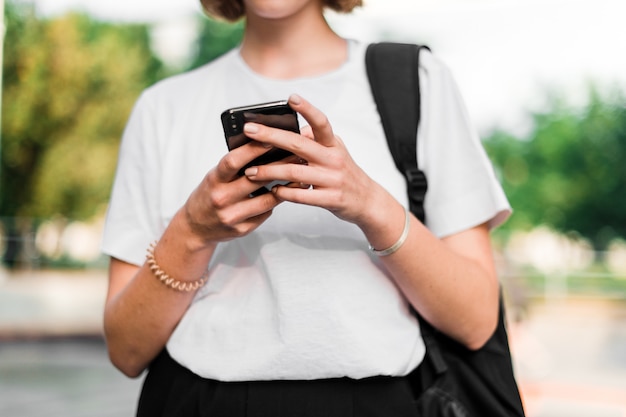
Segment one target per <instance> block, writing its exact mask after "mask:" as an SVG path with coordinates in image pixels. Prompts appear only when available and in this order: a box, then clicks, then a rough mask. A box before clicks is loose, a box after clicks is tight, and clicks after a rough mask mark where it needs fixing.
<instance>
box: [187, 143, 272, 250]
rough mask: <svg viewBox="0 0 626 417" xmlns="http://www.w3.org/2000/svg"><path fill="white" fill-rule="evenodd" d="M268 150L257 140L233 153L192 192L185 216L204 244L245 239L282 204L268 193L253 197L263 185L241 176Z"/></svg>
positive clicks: (224, 158)
mask: <svg viewBox="0 0 626 417" xmlns="http://www.w3.org/2000/svg"><path fill="white" fill-rule="evenodd" d="M267 151H268V146H267V145H264V144H262V143H260V142H255V141H252V142H250V143H247V144H245V145H243V146H241V147H239V148H236V149H234V150H232V151H230V152H229V153H227V154H226V155H225V156H224V157H223V158H222V159H221V160H220V161H219V163H218V164H217V166H216V167H215V168H213V169H212V170H211V171H209V172H208V174H207V175H206V176H205V177H204V179H203V180H202V182H201V183H200V184H199V185H198V187H197V188H196V189H195V190H194V191H193V192H192V193H191V195H190V196H189V199H188V200H187V202H186V203H185V205H184V206H183V208H182V212H183V213H182V214H184V219H185V221H186V222H187V223H188V226H189V230H191V231H192V232H193V233H194V235H195V236H197V237H198V238H199V239H200V240H201V242H203V243H204V244H215V243H218V242H223V241H228V240H231V239H234V238H237V237H241V236H245V235H247V234H248V233H250V232H252V231H253V230H255V229H256V228H257V227H259V226H260V225H261V224H262V223H263V222H264V221H265V220H266V219H267V218H268V217H269V216H270V215H271V213H272V210H273V209H274V207H276V206H277V205H278V204H280V202H281V200H279V199H278V198H276V196H275V195H274V194H273V193H269V192H268V193H265V194H262V195H258V196H256V197H254V198H250V194H251V193H253V192H254V191H256V190H257V189H259V188H260V187H262V186H263V185H264V183H259V182H254V181H251V180H250V179H248V178H247V177H245V176H239V175H238V172H239V171H240V170H241V167H243V166H244V165H245V164H247V163H248V162H249V161H251V160H253V159H254V158H256V157H258V156H260V155H262V154H263V153H265V152H267Z"/></svg>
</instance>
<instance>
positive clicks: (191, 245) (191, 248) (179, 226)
mask: <svg viewBox="0 0 626 417" xmlns="http://www.w3.org/2000/svg"><path fill="white" fill-rule="evenodd" d="M166 234H167V235H171V236H173V237H172V238H173V239H175V240H177V241H179V242H180V244H181V245H183V247H184V248H185V251H187V252H188V253H196V252H202V251H206V250H209V251H213V250H214V249H215V247H216V246H217V242H214V241H211V240H208V239H207V238H206V236H205V234H204V233H203V232H202V226H200V225H198V224H197V223H194V222H193V220H192V218H191V216H190V215H189V212H188V211H187V209H186V207H182V208H181V209H180V210H179V211H178V212H176V214H175V215H174V217H173V218H172V221H171V222H170V224H169V226H168V228H167V230H166V232H165V233H164V236H165V235H166Z"/></svg>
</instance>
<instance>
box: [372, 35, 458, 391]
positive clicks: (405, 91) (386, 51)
mask: <svg viewBox="0 0 626 417" xmlns="http://www.w3.org/2000/svg"><path fill="white" fill-rule="evenodd" d="M422 48H426V49H428V48H427V47H426V46H422V45H414V44H402V43H389V42H382V43H375V44H371V45H369V46H368V48H367V52H366V54H365V65H366V68H367V76H368V78H369V82H370V87H371V89H372V94H373V96H374V100H375V101H376V106H377V108H378V113H379V114H380V118H381V122H382V125H383V129H384V130H385V136H386V138H387V144H388V145H389V150H390V151H391V154H392V156H393V159H394V162H395V164H396V167H397V168H398V170H399V171H400V172H401V173H402V174H403V175H404V177H405V179H406V183H407V194H408V198H409V209H410V211H411V212H412V213H413V214H414V215H415V216H416V217H417V218H418V219H420V221H422V222H424V220H425V217H426V216H425V213H424V197H425V196H426V190H427V189H428V182H427V181H426V175H425V174H424V172H423V171H422V170H420V169H419V166H418V163H417V129H418V126H419V120H420V114H421V108H420V104H421V103H420V102H421V100H420V85H419V52H420V50H421V49H422ZM415 315H416V316H417V318H418V319H419V322H420V329H421V333H422V338H423V339H424V343H425V344H426V350H427V352H428V358H429V359H430V360H429V364H428V366H431V367H432V371H430V372H422V373H421V377H422V378H426V379H428V381H426V380H423V381H421V383H422V384H423V385H429V384H430V382H431V381H430V380H431V379H434V378H436V375H439V374H441V373H443V372H445V371H446V369H447V365H446V361H445V359H444V357H443V355H442V353H441V350H440V348H439V345H438V343H437V340H436V338H435V333H436V330H435V329H434V328H433V327H432V326H431V325H430V324H429V323H427V322H426V321H425V320H424V319H423V318H422V317H421V316H420V315H419V314H418V313H417V311H415ZM433 372H434V373H433Z"/></svg>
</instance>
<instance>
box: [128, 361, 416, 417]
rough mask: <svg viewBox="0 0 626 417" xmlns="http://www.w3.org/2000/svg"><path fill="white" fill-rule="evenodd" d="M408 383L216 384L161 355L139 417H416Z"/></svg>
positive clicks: (143, 394)
mask: <svg viewBox="0 0 626 417" xmlns="http://www.w3.org/2000/svg"><path fill="white" fill-rule="evenodd" d="M417 415H418V414H417V411H416V408H415V399H414V395H413V392H412V390H411V386H410V384H409V382H408V380H407V378H402V377H373V378H365V379H358V380H355V379H350V378H335V379H321V380H312V381H291V380H290V381H255V382H219V381H215V380H211V379H205V378H201V377H199V376H197V375H195V374H194V373H193V372H191V371H189V370H188V369H187V368H185V367H183V366H181V365H180V364H178V363H177V362H176V361H174V360H173V359H172V358H171V357H170V355H169V354H168V353H167V351H165V350H164V351H163V352H162V353H161V354H160V355H159V356H158V357H157V358H156V359H155V360H154V362H153V363H152V364H151V365H150V370H149V372H148V375H147V376H146V379H145V381H144V385H143V389H142V392H141V396H140V398H139V405H138V410H137V416H139V417H417Z"/></svg>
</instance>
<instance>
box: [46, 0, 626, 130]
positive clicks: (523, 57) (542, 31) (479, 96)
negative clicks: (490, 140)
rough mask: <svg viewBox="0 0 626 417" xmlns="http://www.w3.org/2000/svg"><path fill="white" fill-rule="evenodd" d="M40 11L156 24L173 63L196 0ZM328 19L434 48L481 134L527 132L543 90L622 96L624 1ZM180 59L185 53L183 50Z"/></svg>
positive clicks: (442, 3) (64, 5) (518, 1)
mask: <svg viewBox="0 0 626 417" xmlns="http://www.w3.org/2000/svg"><path fill="white" fill-rule="evenodd" d="M34 2H35V4H36V6H37V8H38V11H39V12H40V13H43V14H46V15H58V14H61V13H64V12H66V11H67V10H70V9H71V10H81V11H85V12H88V13H90V14H92V15H94V16H96V17H98V18H101V19H106V20H114V21H140V22H151V23H154V24H155V25H156V30H155V31H154V34H155V40H156V44H157V49H159V50H160V51H161V53H162V54H163V55H164V56H165V57H169V59H176V57H177V52H181V51H186V50H187V48H188V47H189V46H190V43H191V42H192V37H193V28H194V24H193V19H192V17H193V16H196V15H197V14H199V13H200V6H199V0H130V1H129V0H34ZM365 4H366V5H365V6H364V7H363V9H361V10H359V11H358V12H356V13H353V14H352V15H350V16H339V15H334V14H331V15H329V21H330V22H331V24H332V25H333V27H334V28H335V29H336V30H337V31H338V32H339V33H340V34H341V35H343V36H345V37H350V38H356V39H362V40H365V41H375V40H380V39H382V38H383V37H384V38H386V39H391V40H397V41H409V42H417V43H425V44H428V45H429V46H430V47H431V49H432V50H433V51H434V53H436V54H437V55H438V56H439V57H441V58H442V59H443V60H444V62H445V63H446V64H447V65H448V66H449V67H450V68H451V70H452V72H453V74H454V76H455V78H456V80H457V83H458V84H459V87H460V89H461V92H462V94H463V95H464V97H465V100H466V103H467V105H468V109H469V112H470V116H471V117H472V119H473V120H474V122H475V124H476V125H477V127H478V128H479V130H481V131H482V132H485V133H487V132H488V131H489V130H490V129H491V128H493V127H496V126H497V127H503V128H506V129H508V130H511V131H514V132H518V134H524V132H525V131H527V130H528V129H529V128H530V125H529V123H528V121H529V116H528V115H529V114H530V112H531V111H541V110H542V109H543V108H545V105H546V102H547V91H552V92H554V93H557V94H562V95H564V96H566V97H567V98H568V100H569V101H571V102H572V103H574V104H581V103H584V101H585V99H586V97H587V91H588V86H589V84H590V83H594V84H595V85H597V86H598V87H599V88H600V89H601V91H606V92H607V94H609V92H610V91H614V90H616V89H620V90H621V91H623V92H625V93H626V25H624V24H623V16H626V1H624V0H365ZM178 55H180V53H179V54H178Z"/></svg>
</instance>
